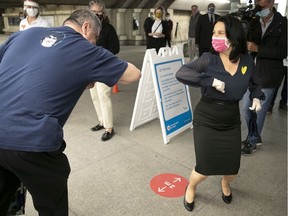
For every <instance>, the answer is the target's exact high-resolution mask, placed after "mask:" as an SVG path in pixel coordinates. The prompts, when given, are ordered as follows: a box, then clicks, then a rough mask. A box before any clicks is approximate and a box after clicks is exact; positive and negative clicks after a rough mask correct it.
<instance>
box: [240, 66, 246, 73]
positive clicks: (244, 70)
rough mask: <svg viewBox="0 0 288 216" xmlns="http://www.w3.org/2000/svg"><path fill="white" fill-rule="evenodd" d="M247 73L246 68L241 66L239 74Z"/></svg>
mask: <svg viewBox="0 0 288 216" xmlns="http://www.w3.org/2000/svg"><path fill="white" fill-rule="evenodd" d="M246 71H247V66H242V67H241V73H242V74H243V75H244V74H245V73H246Z"/></svg>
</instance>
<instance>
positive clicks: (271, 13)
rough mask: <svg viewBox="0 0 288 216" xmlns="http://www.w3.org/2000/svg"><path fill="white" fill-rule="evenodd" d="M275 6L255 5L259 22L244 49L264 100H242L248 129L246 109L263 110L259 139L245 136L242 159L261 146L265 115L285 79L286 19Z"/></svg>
mask: <svg viewBox="0 0 288 216" xmlns="http://www.w3.org/2000/svg"><path fill="white" fill-rule="evenodd" d="M274 2H275V0H256V1H255V3H256V4H258V5H259V6H260V7H261V11H259V12H257V13H256V15H257V16H259V19H255V21H254V20H252V21H251V22H250V27H249V29H248V33H247V34H248V35H247V39H248V42H247V49H248V51H250V52H251V55H252V56H253V57H254V58H255V59H254V60H255V62H256V70H255V73H256V74H257V75H258V76H259V77H260V78H261V79H262V91H263V92H264V93H265V96H266V99H265V100H263V101H260V100H259V101H258V100H257V101H251V99H250V98H249V94H250V92H249V90H248V91H247V92H246V94H245V95H244V97H243V113H244V118H245V121H246V124H247V126H248V128H249V122H250V121H251V117H252V112H251V110H250V109H249V107H251V104H252V103H257V106H260V105H261V107H262V110H261V111H260V112H259V113H258V115H257V128H258V135H257V136H256V135H255V134H254V133H248V135H247V137H246V139H245V140H244V141H243V142H242V144H243V147H242V154H243V155H247V154H251V153H252V152H254V151H255V150H256V148H257V145H261V144H262V139H261V132H262V129H263V126H264V121H265V117H266V113H267V111H268V108H269V105H270V102H271V100H272V98H273V95H274V92H275V90H276V89H277V88H279V86H280V85H281V82H282V80H283V76H284V72H283V71H284V70H283V67H284V66H283V59H285V58H286V56H287V19H286V17H283V16H282V15H281V14H280V13H279V12H277V10H276V8H275V7H274Z"/></svg>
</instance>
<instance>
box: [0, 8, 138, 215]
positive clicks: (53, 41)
mask: <svg viewBox="0 0 288 216" xmlns="http://www.w3.org/2000/svg"><path fill="white" fill-rule="evenodd" d="M63 25H64V26H60V27H54V28H31V29H28V30H26V31H22V32H16V33H14V34H12V35H11V36H10V37H9V38H8V40H7V41H6V42H4V43H3V44H1V46H0V92H1V94H0V101H1V103H0V112H1V115H0V122H1V130H0V194H1V199H0V216H5V215H6V212H7V210H8V207H9V204H10V202H11V199H12V197H13V195H14V194H15V191H16V189H17V187H18V185H19V182H23V184H24V185H25V186H26V187H27V189H28V191H29V193H30V194H31V196H32V200H33V205H34V207H35V209H36V210H37V211H38V214H39V215H41V216H42V215H43V216H44V215H45V216H48V215H49V216H51V215H53V216H68V187H67V180H68V177H69V174H70V165H69V161H68V158H67V156H66V155H65V154H64V150H65V148H66V142H65V140H64V139H63V136H64V135H63V127H65V123H66V121H67V120H68V118H69V116H70V114H71V112H72V110H73V109H74V107H75V105H76V104H77V102H78V100H79V98H80V97H81V95H82V93H83V92H84V90H85V89H86V88H87V87H88V88H89V87H92V86H93V85H94V83H95V82H103V83H105V84H106V85H108V86H113V85H115V84H116V83H117V82H122V83H123V84H124V83H126V84H128V83H131V82H134V81H138V80H139V79H140V76H141V73H140V70H139V69H138V68H136V67H135V66H134V65H133V64H131V63H128V62H126V61H123V60H120V59H119V58H117V57H116V56H115V55H113V54H112V53H111V52H109V51H108V50H106V49H104V48H102V47H99V46H95V45H96V38H97V36H98V35H99V34H100V31H101V21H100V20H99V19H98V18H97V16H95V14H94V13H92V12H91V11H90V10H76V11H74V12H73V13H72V14H71V15H70V16H69V17H68V18H67V19H66V20H65V21H64V24H63ZM23 41H29V43H23ZM23 53H25V56H29V58H23ZM79 144H80V145H81V143H79Z"/></svg>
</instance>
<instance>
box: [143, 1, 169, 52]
mask: <svg viewBox="0 0 288 216" xmlns="http://www.w3.org/2000/svg"><path fill="white" fill-rule="evenodd" d="M154 17H155V19H154V20H151V21H150V22H148V23H147V24H146V25H145V26H144V30H145V34H146V35H147V44H146V47H147V49H152V48H155V49H156V52H157V53H158V51H159V49H160V48H161V47H165V46H166V40H167V36H168V35H169V27H168V23H167V21H166V20H165V19H164V17H165V11H164V8H163V7H161V6H160V7H157V8H156V9H155V10H154Z"/></svg>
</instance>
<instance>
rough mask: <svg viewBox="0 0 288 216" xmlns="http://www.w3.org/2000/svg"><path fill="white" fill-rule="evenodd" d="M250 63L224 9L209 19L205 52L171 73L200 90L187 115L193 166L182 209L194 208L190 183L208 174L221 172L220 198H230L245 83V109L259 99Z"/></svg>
mask: <svg viewBox="0 0 288 216" xmlns="http://www.w3.org/2000/svg"><path fill="white" fill-rule="evenodd" d="M254 69H255V64H254V62H253V59H252V58H251V57H250V56H249V55H248V54H247V47H246V38H245V33H244V29H243V27H242V24H241V22H240V21H239V20H238V19H237V18H235V17H232V16H230V15H227V16H223V17H220V18H219V19H218V21H217V22H216V23H215V26H214V30H213V36H212V48H211V52H207V53H204V54H203V55H202V56H201V57H200V58H198V59H197V60H195V61H193V62H190V63H188V64H185V65H183V66H182V67H181V68H180V69H179V71H178V72H177V74H176V78H177V79H178V80H179V81H180V82H182V83H184V84H186V85H190V86H193V87H201V90H202V98H201V100H200V101H199V103H198V104H197V106H196V108H195V111H194V119H193V126H194V128H193V134H194V144H195V154H196V166H195V169H194V170H193V171H192V173H191V176H190V180H189V185H188V186H187V188H186V193H185V196H184V206H185V208H186V209H187V210H188V211H192V210H193V208H194V196H195V192H196V186H197V185H198V184H199V183H200V182H202V181H203V180H205V179H206V178H207V176H209V175H223V177H222V183H221V184H222V185H221V186H222V199H223V201H224V202H225V203H230V202H231V200H232V192H231V188H230V182H231V181H233V180H234V179H235V178H236V175H237V173H238V171H239V168H240V157H241V121H240V111H239V100H241V99H242V97H243V95H244V94H245V92H246V90H247V88H249V89H250V92H251V95H250V99H251V100H253V105H252V107H251V110H255V111H256V112H257V111H259V110H260V109H261V106H260V99H264V94H263V92H262V91H261V86H260V82H261V81H260V79H259V78H257V77H256V76H255V73H254Z"/></svg>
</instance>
